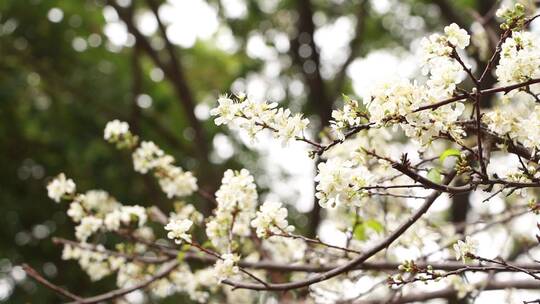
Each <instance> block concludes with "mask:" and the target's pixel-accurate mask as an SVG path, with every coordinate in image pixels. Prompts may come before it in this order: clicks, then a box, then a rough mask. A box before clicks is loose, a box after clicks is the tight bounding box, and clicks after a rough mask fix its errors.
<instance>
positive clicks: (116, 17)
mask: <svg viewBox="0 0 540 304" xmlns="http://www.w3.org/2000/svg"><path fill="white" fill-rule="evenodd" d="M495 2H496V1H494V0H476V1H474V0H456V1H451V0H436V1H421V0H404V1H394V0H372V1H368V0H363V1H362V0H356V1H346V0H332V1H326V0H325V1H323V0H296V1H292V0H291V1H278V0H222V1H217V0H216V1H202V0H168V1H161V0H109V1H107V0H80V1H67V0H64V1H54V0H3V1H0V151H1V152H0V166H1V168H2V170H0V204H1V207H2V209H1V210H2V212H0V223H2V229H0V301H4V302H9V303H28V302H32V303H53V302H56V301H58V298H57V297H56V296H55V295H54V294H52V292H50V291H49V290H47V289H46V288H42V287H40V286H37V285H36V284H35V283H34V282H33V281H32V280H29V279H26V278H25V275H24V272H23V271H22V269H21V268H20V267H17V266H16V265H19V264H20V263H23V262H26V263H28V264H30V265H32V266H33V267H35V268H36V269H37V270H39V271H40V272H41V273H43V274H44V275H45V276H46V277H47V278H48V279H50V280H52V281H54V282H56V283H58V284H60V285H64V286H66V287H67V288H68V289H69V290H71V291H73V292H74V293H76V294H83V295H92V294H97V293H101V292H105V291H107V290H109V289H111V288H114V286H115V285H114V278H109V279H105V280H102V281H99V282H97V283H91V282H90V280H89V278H88V277H87V276H86V274H84V272H83V271H81V270H80V269H79V267H78V265H77V264H76V262H72V261H70V262H63V261H61V248H60V247H58V246H56V245H54V244H52V242H51V241H50V237H51V236H53V235H54V236H61V237H66V238H73V223H71V222H70V221H69V220H68V219H67V217H66V215H65V210H66V207H67V206H66V205H65V204H56V203H54V202H53V201H51V200H49V199H48V198H47V195H46V190H45V186H46V184H47V182H48V180H49V179H50V178H51V177H53V176H55V175H57V174H58V173H60V172H65V173H66V175H68V176H69V177H71V178H73V179H74V180H75V181H76V183H77V187H78V189H80V190H81V191H86V190H90V189H104V190H106V191H108V192H109V193H111V194H112V195H113V196H115V197H116V198H117V199H119V200H120V201H121V202H125V203H129V204H141V205H145V206H149V205H157V206H159V207H160V208H162V209H163V210H167V211H168V210H171V208H172V203H171V202H170V201H168V200H167V199H166V197H165V195H163V194H162V193H161V191H160V190H159V187H158V185H157V184H156V182H155V181H154V180H153V179H152V178H151V177H148V176H143V175H139V174H135V173H134V172H133V170H132V164H131V160H130V156H129V155H128V154H126V153H120V152H118V151H117V150H116V149H114V147H113V146H111V145H109V144H107V143H106V142H105V141H104V140H103V139H102V136H103V135H102V134H103V133H102V131H103V128H104V126H105V124H106V122H107V121H109V120H112V119H120V120H125V121H128V122H129V123H130V126H131V128H132V129H133V130H134V132H135V133H138V134H139V135H140V136H141V137H142V138H143V139H146V140H152V141H154V142H156V143H157V144H159V145H160V146H161V147H162V148H163V149H164V150H165V151H166V152H167V153H169V154H171V155H173V156H174V157H175V158H176V159H177V162H178V164H179V165H181V166H182V167H184V168H186V169H189V170H193V171H194V172H195V174H196V175H197V177H198V178H199V184H200V187H202V188H203V189H205V190H206V191H208V192H210V193H213V192H214V191H215V189H216V188H217V187H218V186H219V182H220V179H221V176H222V174H223V172H224V171H225V169H226V168H241V167H245V168H248V169H249V170H250V171H252V172H253V173H254V174H255V176H256V180H257V183H258V186H259V188H260V189H262V193H263V195H265V196H267V197H274V198H276V199H279V200H281V201H283V202H285V203H287V204H289V205H290V206H289V209H290V215H291V216H290V217H291V219H290V221H291V222H294V223H295V225H296V226H297V227H299V229H300V230H301V231H299V232H301V233H305V234H308V235H314V234H315V233H316V231H317V229H318V228H317V227H320V220H319V219H320V217H321V215H320V214H319V213H320V211H319V208H314V207H313V206H314V205H315V206H318V205H317V204H314V202H313V184H312V183H313V174H314V163H313V161H312V160H310V159H309V158H308V157H307V156H306V148H307V147H305V146H304V145H301V144H298V145H297V144H291V145H289V146H287V147H280V146H279V144H277V143H275V142H273V141H271V140H267V139H265V138H261V139H260V140H259V141H258V142H255V143H252V142H250V141H249V140H248V139H246V138H244V137H243V136H242V135H239V134H237V133H235V132H231V131H230V130H228V129H226V128H218V127H216V126H215V125H214V123H213V120H212V118H211V117H210V115H209V110H210V109H211V108H212V107H213V106H214V104H215V101H216V99H217V97H218V96H219V94H223V93H232V92H242V91H244V92H246V93H247V94H248V96H250V98H252V99H254V100H265V99H267V100H271V101H275V102H278V103H280V104H281V105H283V106H286V107H290V108H291V110H292V111H293V112H296V111H302V112H304V113H306V115H307V116H308V118H309V119H310V120H311V121H312V127H313V128H312V131H313V134H312V135H317V134H318V133H319V132H321V131H324V129H323V128H324V126H327V125H328V121H329V120H330V118H331V111H332V107H336V106H339V103H340V102H341V99H342V98H341V94H342V93H345V94H348V95H350V96H353V97H355V96H361V95H362V94H363V92H364V91H365V90H366V88H367V87H369V86H370V85H371V84H372V83H373V82H375V81H377V80H380V79H383V78H384V77H388V76H389V75H392V76H396V75H398V76H413V75H416V74H418V73H419V70H418V64H417V62H416V57H415V51H414V50H415V49H416V46H417V45H418V43H419V39H420V38H421V37H422V36H424V35H425V34H427V33H430V32H432V31H440V30H441V29H442V27H443V26H444V25H447V24H448V23H451V22H455V23H458V24H459V25H460V26H462V27H464V28H466V29H468V30H469V31H471V32H472V33H473V37H474V35H476V38H474V40H473V44H474V43H475V41H480V42H482V43H477V44H476V49H475V51H474V53H472V54H470V55H471V60H472V61H471V64H473V65H475V64H477V63H480V64H481V62H482V61H485V59H486V56H487V54H489V50H490V47H492V46H491V44H490V36H491V37H493V35H495V38H497V33H498V28H497V25H496V24H495V22H494V21H493V18H491V17H492V15H493V7H494V4H495ZM482 16H491V17H490V18H482ZM270 189H271V190H270ZM465 199H466V198H465ZM189 201H190V202H191V203H193V204H195V205H196V206H198V207H199V208H200V209H201V210H205V211H206V212H208V210H209V207H208V206H206V205H205V202H204V200H201V199H200V198H196V197H195V198H193V199H190V200H189ZM456 212H457V214H458V215H459V212H461V213H463V212H464V211H459V210H457V211H456ZM319 232H320V233H324V231H322V230H320V231H319ZM180 298H181V296H178V297H176V298H173V299H167V300H165V302H176V303H177V302H178V299H180Z"/></svg>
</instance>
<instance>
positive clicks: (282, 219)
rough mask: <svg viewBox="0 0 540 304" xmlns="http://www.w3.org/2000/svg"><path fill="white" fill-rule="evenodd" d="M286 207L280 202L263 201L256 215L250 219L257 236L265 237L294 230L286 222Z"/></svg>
mask: <svg viewBox="0 0 540 304" xmlns="http://www.w3.org/2000/svg"><path fill="white" fill-rule="evenodd" d="M287 215H288V212H287V209H286V208H284V207H282V204H281V203H276V202H265V203H264V204H262V206H261V207H260V208H259V211H257V216H256V217H255V219H253V220H252V221H251V226H252V227H253V228H255V229H256V232H257V236H258V237H260V238H266V237H268V236H269V235H271V234H281V233H287V232H291V231H293V230H294V227H293V226H290V225H289V222H287Z"/></svg>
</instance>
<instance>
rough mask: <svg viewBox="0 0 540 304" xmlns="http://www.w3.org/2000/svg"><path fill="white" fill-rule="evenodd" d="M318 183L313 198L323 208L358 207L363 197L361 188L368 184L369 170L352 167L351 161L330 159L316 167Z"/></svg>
mask: <svg viewBox="0 0 540 304" xmlns="http://www.w3.org/2000/svg"><path fill="white" fill-rule="evenodd" d="M317 168H318V174H317V176H316V177H315V181H317V182H318V184H317V187H316V190H317V193H316V194H315V196H316V197H317V199H319V204H320V205H321V207H323V208H327V207H336V206H338V205H341V204H346V205H348V204H351V205H359V204H360V202H361V199H362V198H363V197H364V196H365V191H364V190H362V187H365V186H367V185H368V184H369V180H370V176H371V174H370V173H369V170H367V168H365V167H363V166H354V164H353V163H352V162H351V161H342V160H340V159H337V158H331V159H329V160H327V161H326V162H323V163H320V164H319V165H318V167H317Z"/></svg>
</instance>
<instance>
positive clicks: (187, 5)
mask: <svg viewBox="0 0 540 304" xmlns="http://www.w3.org/2000/svg"><path fill="white" fill-rule="evenodd" d="M159 16H160V18H161V19H162V20H163V22H164V23H165V24H167V25H168V26H167V37H168V38H169V39H170V40H171V42H172V43H174V44H177V45H179V46H181V47H184V48H189V47H192V46H193V45H194V44H195V42H196V41H197V39H203V40H204V39H209V38H210V37H211V36H212V35H213V34H214V33H215V32H216V31H217V29H218V25H219V24H218V18H217V12H216V10H215V8H214V7H212V6H210V5H209V4H207V3H206V2H204V1H202V0H190V1H185V0H169V1H167V3H165V4H163V5H161V6H160V8H159Z"/></svg>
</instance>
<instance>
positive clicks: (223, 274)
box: [214, 253, 239, 282]
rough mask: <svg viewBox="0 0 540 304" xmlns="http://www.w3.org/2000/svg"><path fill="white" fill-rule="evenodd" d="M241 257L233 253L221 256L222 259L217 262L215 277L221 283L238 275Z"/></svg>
mask: <svg viewBox="0 0 540 304" xmlns="http://www.w3.org/2000/svg"><path fill="white" fill-rule="evenodd" d="M238 260H239V257H238V256H237V255H235V254H232V253H226V254H224V255H222V256H221V259H219V260H217V261H216V264H215V265H214V271H215V275H216V277H217V278H218V281H219V282H222V281H223V280H226V279H227V278H229V277H231V276H233V275H235V274H237V273H238V271H239V268H238V266H237V265H236V263H238Z"/></svg>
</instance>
